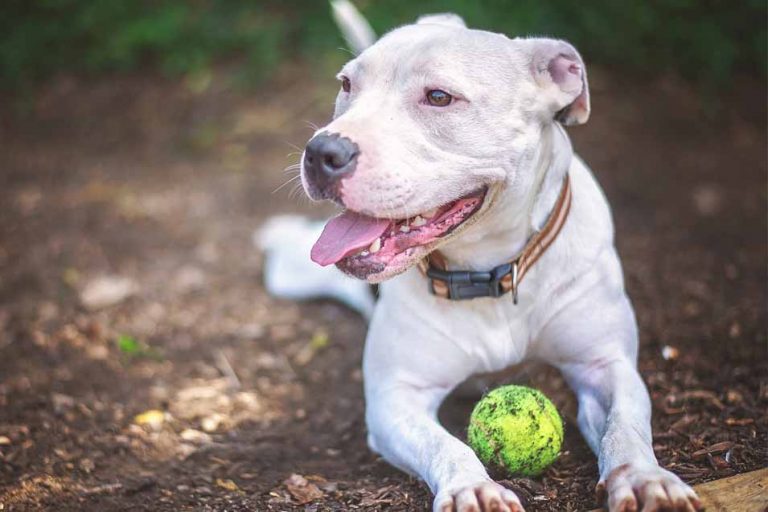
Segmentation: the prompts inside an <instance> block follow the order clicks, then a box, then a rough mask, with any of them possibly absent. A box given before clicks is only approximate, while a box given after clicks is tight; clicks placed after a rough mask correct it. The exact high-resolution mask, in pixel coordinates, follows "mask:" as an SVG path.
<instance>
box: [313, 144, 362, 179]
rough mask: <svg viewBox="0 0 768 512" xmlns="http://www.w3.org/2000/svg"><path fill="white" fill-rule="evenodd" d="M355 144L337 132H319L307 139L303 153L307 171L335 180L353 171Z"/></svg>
mask: <svg viewBox="0 0 768 512" xmlns="http://www.w3.org/2000/svg"><path fill="white" fill-rule="evenodd" d="M358 153H359V150H358V148H357V144H355V143H354V142H352V141H351V140H349V139H348V138H346V137H340V136H339V135H338V134H330V135H329V134H319V135H316V136H315V137H314V138H313V139H312V140H310V141H309V143H308V144H307V148H306V153H305V164H306V165H307V168H308V172H311V173H314V175H315V176H318V177H320V176H321V175H325V178H324V179H329V180H336V179H339V178H340V177H341V176H343V175H347V174H349V173H351V172H353V171H354V169H355V164H356V158H357V156H358Z"/></svg>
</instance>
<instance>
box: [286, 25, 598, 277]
mask: <svg viewBox="0 0 768 512" xmlns="http://www.w3.org/2000/svg"><path fill="white" fill-rule="evenodd" d="M338 78H339V80H340V81H341V88H340V90H339V94H338V97H337V99H336V110H335V113H334V119H333V121H332V122H331V123H329V124H328V125H327V126H325V127H323V128H322V129H320V130H318V131H317V133H316V134H315V135H314V137H313V138H312V139H311V140H310V141H309V143H308V144H307V147H306V149H305V152H304V156H303V159H302V169H301V176H302V183H303V185H304V188H305V190H306V192H307V194H308V195H309V196H310V197H311V198H313V199H329V200H332V201H335V202H336V203H338V204H339V205H341V206H343V207H344V208H345V212H344V213H342V214H341V215H340V216H338V217H336V218H335V219H332V220H331V221H330V222H329V223H328V225H327V226H326V228H325V231H324V232H323V235H322V236H321V237H320V239H319V240H318V241H317V243H316V244H315V247H314V248H313V250H312V258H313V260H314V261H316V262H317V263H320V264H321V265H329V264H331V263H335V264H336V265H337V266H338V267H339V268H340V269H342V270H344V271H345V272H347V273H349V274H351V275H354V276H356V277H359V278H362V279H367V280H368V281H370V282H379V281H382V280H384V279H387V278H389V277H392V276H394V275H396V274H399V273H400V272H403V271H404V270H406V269H408V268H409V267H411V266H412V265H414V264H416V263H417V262H418V261H419V260H420V259H422V258H423V257H425V256H426V255H427V254H428V253H429V252H430V251H432V250H434V249H435V248H437V247H438V246H439V245H441V244H442V243H444V242H445V241H446V240H449V239H451V238H453V237H456V236H459V234H460V233H461V232H462V231H463V230H464V229H465V228H466V227H467V226H468V225H470V224H472V223H473V222H475V221H477V220H478V219H479V218H481V217H482V216H483V215H484V214H485V212H487V211H488V210H489V209H492V208H493V206H494V200H495V198H497V197H498V195H499V192H500V191H501V190H502V189H504V188H514V189H517V191H519V197H520V198H524V197H525V194H526V193H528V192H529V191H530V189H531V187H533V183H534V176H532V174H533V169H532V166H531V165H529V164H530V161H531V158H532V157H533V154H534V153H535V150H536V147H537V145H538V141H539V139H540V135H541V132H542V129H543V128H544V127H545V126H546V125H547V124H549V123H553V122H560V123H562V124H580V123H584V122H586V120H587V118H588V117H589V93H588V89H587V77H586V72H585V68H584V64H583V62H582V59H581V57H580V56H579V54H578V52H577V51H576V50H575V49H574V48H573V47H572V46H571V45H570V44H568V43H566V42H564V41H559V40H554V39H543V38H517V39H509V38H508V37H506V36H504V35H501V34H494V33H490V32H485V31H480V30H470V29H468V28H466V26H465V25H464V22H463V21H462V20H461V18H459V17H458V16H456V15H436V16H426V17H423V18H421V19H420V20H419V21H418V22H417V23H416V24H413V25H408V26H404V27H401V28H398V29H396V30H394V31H392V32H390V33H388V34H387V35H385V36H384V37H382V38H381V39H380V40H379V41H377V42H376V43H375V44H374V45H372V46H370V47H369V48H367V49H366V50H365V51H363V52H362V53H361V54H360V55H359V56H358V57H357V58H355V59H353V60H351V61H350V62H348V63H347V64H346V65H345V66H344V67H343V68H342V70H341V72H340V73H339V75H338Z"/></svg>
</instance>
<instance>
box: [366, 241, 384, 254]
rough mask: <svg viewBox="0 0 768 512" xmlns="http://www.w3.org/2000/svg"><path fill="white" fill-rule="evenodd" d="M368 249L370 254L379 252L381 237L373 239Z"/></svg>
mask: <svg viewBox="0 0 768 512" xmlns="http://www.w3.org/2000/svg"><path fill="white" fill-rule="evenodd" d="M368 250H369V251H371V254H376V253H377V252H379V251H380V250H381V238H377V239H376V240H374V241H373V243H372V244H371V245H370V247H368Z"/></svg>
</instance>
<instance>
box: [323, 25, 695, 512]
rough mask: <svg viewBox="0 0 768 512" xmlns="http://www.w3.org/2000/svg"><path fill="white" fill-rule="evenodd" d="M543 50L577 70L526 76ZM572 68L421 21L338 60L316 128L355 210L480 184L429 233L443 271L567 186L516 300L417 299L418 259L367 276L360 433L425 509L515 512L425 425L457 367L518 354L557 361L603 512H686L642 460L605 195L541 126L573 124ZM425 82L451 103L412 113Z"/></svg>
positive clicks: (681, 495)
mask: <svg viewBox="0 0 768 512" xmlns="http://www.w3.org/2000/svg"><path fill="white" fill-rule="evenodd" d="M449 19H453V18H449ZM443 20H445V18H443ZM454 21H455V20H454ZM563 55H565V56H566V57H563ZM555 58H567V59H571V60H572V61H573V62H575V63H578V64H579V65H580V66H581V68H579V66H575V67H573V68H570V69H571V70H572V72H573V73H574V74H573V76H566V80H568V82H567V84H566V86H564V85H563V83H562V82H561V83H560V84H558V83H556V82H557V81H556V80H555V79H554V77H548V76H544V77H542V76H541V74H542V73H545V74H546V73H547V66H546V62H547V59H550V60H551V59H555ZM542 62H543V63H544V65H543V66H542V65H540V64H541V63H542ZM569 62H570V61H569ZM568 64H569V63H566V65H568ZM567 69H568V68H567ZM580 73H583V63H582V62H581V60H580V57H578V54H577V53H576V52H575V50H573V48H572V47H571V46H570V45H567V43H563V42H560V41H554V40H541V39H514V40H510V39H508V38H506V37H505V36H502V35H498V34H491V33H488V32H482V31H477V30H469V29H466V28H464V27H463V26H461V25H460V24H456V23H455V22H453V23H451V22H445V23H444V22H441V23H430V22H424V23H420V24H417V25H411V26H406V27H403V28H400V29H397V30H395V31H393V32H391V33H389V34H388V35H385V36H384V37H383V38H382V39H381V40H380V41H379V42H377V43H376V44H374V45H373V46H371V47H370V48H368V49H367V50H366V51H364V52H363V53H362V54H361V55H360V56H359V57H358V58H356V59H354V60H353V61H351V62H350V63H348V64H347V65H346V66H345V67H344V69H343V70H342V74H343V75H344V76H346V77H348V78H349V79H350V80H351V82H352V91H351V93H349V94H347V93H344V92H343V91H342V92H340V94H339V98H338V100H337V107H336V115H335V119H334V121H332V122H331V123H330V124H329V125H327V126H326V127H324V128H323V129H322V130H320V131H329V132H338V133H342V134H343V135H345V136H347V137H349V138H350V139H352V140H353V141H355V142H356V143H357V144H359V146H360V151H361V153H360V157H359V162H358V168H357V169H356V171H355V173H354V174H353V175H352V177H350V178H348V179H346V180H345V182H344V185H343V193H342V201H343V202H344V204H345V205H346V206H347V207H349V208H352V209H354V210H357V211H361V212H364V213H367V214H369V215H374V216H379V217H387V216H392V217H397V218H403V217H408V216H412V215H416V214H418V213H420V212H422V211H425V210H427V209H429V208H432V207H434V206H436V205H439V204H442V203H445V202H447V201H450V200H453V199H455V198H457V197H458V196H460V195H462V194H465V193H467V192H469V191H471V190H474V189H476V188H477V187H479V186H481V185H486V186H488V187H490V190H491V192H492V193H491V195H490V198H489V200H488V201H486V202H487V203H488V204H487V205H486V207H485V209H484V211H483V212H482V213H481V215H479V216H478V219H477V220H476V221H475V222H474V223H471V224H470V225H468V226H467V227H466V228H464V229H460V230H457V231H456V232H454V233H453V234H452V235H450V236H448V237H446V238H445V239H444V240H443V241H442V242H441V243H440V244H439V246H440V250H441V251H442V252H443V254H445V256H446V257H447V259H448V261H449V263H450V265H451V266H452V267H453V268H465V269H474V270H487V269H489V268H491V267H494V266H496V265H499V264H501V263H503V262H506V261H508V260H509V259H510V258H511V257H513V256H514V255H515V254H517V253H518V251H520V250H521V249H522V248H523V246H524V245H525V243H526V241H527V240H528V239H529V238H530V237H531V236H532V234H533V233H534V232H535V231H536V230H538V229H540V228H541V227H542V225H543V224H544V222H545V220H546V218H547V216H548V215H549V213H550V211H551V210H552V207H553V205H554V203H555V201H556V198H557V196H558V194H559V191H560V187H561V185H562V180H563V177H564V176H565V174H566V173H568V174H569V176H570V179H571V182H572V190H573V203H572V208H571V213H570V216H569V218H568V219H567V222H566V224H565V226H564V228H563V230H562V232H561V233H560V235H559V237H558V239H557V240H556V242H555V243H554V244H553V245H552V246H551V247H550V248H549V250H548V251H547V252H546V253H545V254H544V255H543V256H542V257H541V259H540V260H539V261H538V262H537V263H536V264H535V265H534V267H533V268H532V269H531V271H530V272H529V273H528V274H527V275H526V277H525V280H524V281H523V282H522V285H521V288H520V293H519V304H518V305H515V304H513V302H512V298H511V297H510V296H509V295H506V296H504V297H502V298H498V299H496V298H480V299H474V300H470V301H460V302H452V301H448V300H445V299H442V298H438V297H435V296H433V295H430V294H429V293H428V291H427V282H426V280H425V278H424V277H423V276H422V275H421V274H420V273H419V271H418V270H416V269H415V268H413V266H412V265H413V263H415V260H416V259H418V258H414V261H409V262H408V265H405V266H404V268H399V269H397V272H403V273H402V275H399V276H397V277H394V278H391V279H389V280H387V281H386V282H385V283H383V285H382V286H381V297H380V300H379V302H378V304H377V305H376V309H375V312H374V315H373V318H372V321H371V326H370V331H369V333H368V338H367V340H366V346H365V354H364V361H363V365H364V375H365V396H366V404H367V406H366V420H367V424H368V429H369V436H368V440H369V444H370V446H371V448H372V449H373V450H375V451H376V452H378V453H380V454H381V455H382V456H383V457H384V458H385V459H387V460H388V461H389V462H391V463H392V464H394V465H395V466H397V467H399V468H401V469H403V470H404V471H407V472H409V473H411V474H414V475H417V476H419V477H421V478H423V479H424V480H425V481H426V482H427V484H428V485H429V487H430V489H432V491H433V492H434V493H435V495H436V497H435V501H434V508H435V510H440V511H442V510H461V511H463V510H491V509H492V504H493V502H494V501H495V502H496V503H498V504H500V505H501V508H500V509H499V510H514V509H515V507H518V508H519V509H521V507H520V506H519V503H518V500H517V498H516V497H515V496H514V494H513V493H511V492H510V491H508V490H505V489H504V488H502V487H501V486H499V485H498V484H496V483H495V482H493V481H492V480H491V479H490V478H489V476H488V474H487V473H486V470H485V468H484V467H483V465H482V464H481V463H480V461H479V460H478V459H477V457H476V456H475V455H474V453H473V452H472V450H471V449H469V448H468V447H467V446H466V445H465V444H464V443H463V442H462V441H460V440H459V439H457V438H455V437H453V436H452V435H451V434H449V433H448V432H447V431H446V430H445V429H444V428H443V427H442V426H441V425H440V424H439V423H438V421H437V409H438V407H439V405H440V403H441V401H442V400H443V399H444V398H445V397H446V396H447V395H448V393H450V392H451V390H453V389H454V388H455V387H456V386H457V385H458V384H459V383H461V382H462V381H463V380H465V379H466V378H468V377H470V376H471V375H473V374H476V373H480V372H490V371H496V370H501V369H503V368H506V367H508V366H510V365H512V364H515V363H519V362H521V361H523V360H526V359H529V360H538V361H542V362H545V363H548V364H551V365H553V366H555V367H557V368H559V369H560V370H561V371H562V372H563V374H564V376H565V378H566V379H567V381H568V382H569V384H570V385H571V386H572V387H573V389H574V391H575V393H576V395H577V397H578V401H579V405H580V412H579V426H580V428H581V431H582V433H583V434H584V436H585V437H586V439H587V441H588V443H589V445H590V446H591V447H592V449H593V450H594V451H595V453H596V454H597V455H598V458H599V467H600V481H601V485H606V486H607V491H608V505H609V508H610V510H611V511H616V510H621V509H622V507H623V506H624V505H627V504H628V503H630V502H632V501H636V502H640V503H641V504H645V507H646V508H644V509H643V510H649V511H650V510H657V509H658V508H659V507H661V506H662V505H664V504H672V503H674V507H675V508H674V509H675V510H693V505H692V503H693V502H694V501H693V500H695V495H694V494H693V491H692V490H691V489H690V488H689V487H688V486H686V485H685V484H684V483H683V482H682V481H680V479H679V478H678V477H676V476H675V475H673V474H672V473H670V472H668V471H666V470H664V469H662V468H660V467H659V466H658V464H657V462H656V459H655V457H654V454H653V449H652V447H651V428H650V400H649V398H648V394H647V391H646V389H645V386H644V384H643V382H642V379H641V378H640V376H639V374H638V373H637V369H636V359H637V346H638V341H637V327H636V323H635V317H634V313H633V311H632V306H631V304H630V301H629V299H628V298H627V295H626V293H625V291H624V285H623V276H622V270H621V264H620V262H619V258H618V256H617V253H616V250H615V248H614V245H613V235H614V233H613V225H612V221H611V215H610V210H609V207H608V204H607V202H606V200H605V197H604V196H603V193H602V191H601V189H600V187H599V186H598V184H597V183H596V181H595V179H594V177H593V175H592V174H591V172H590V171H589V169H588V168H587V167H586V165H585V164H584V163H583V162H582V161H581V160H580V159H578V158H577V157H575V156H574V154H573V151H572V148H571V144H570V141H569V139H568V136H567V135H566V133H565V131H564V130H563V128H562V127H561V126H560V125H559V124H558V123H557V122H555V121H554V119H555V117H556V116H558V115H561V114H562V112H563V109H567V108H571V107H574V108H580V109H581V110H580V111H576V112H571V113H570V114H571V117H570V118H571V119H572V120H575V122H583V121H584V120H586V117H587V116H588V113H589V112H588V109H589V102H588V95H587V91H586V75H585V74H580ZM574 80H576V81H575V82H574ZM579 82H581V83H582V84H583V86H582V87H583V88H584V89H581V88H579V87H578V83H579ZM574 83H575V84H576V85H575V86H574ZM553 84H554V86H553ZM428 88H440V89H444V90H446V91H448V92H450V93H452V94H454V95H456V96H458V97H460V98H461V99H460V100H459V101H458V102H456V104H454V105H451V106H449V107H446V108H444V109H440V108H435V107H430V106H426V105H423V104H421V103H420V100H421V99H422V97H423V94H424V90H425V89H428ZM579 98H581V100H579ZM569 105H570V106H569ZM558 113H560V114H558ZM559 119H562V118H561V117H560V118H559ZM430 248H433V247H430ZM390 277H392V275H385V276H383V277H382V276H377V277H375V279H373V280H376V279H378V278H383V279H386V278H390ZM473 507H474V508H473ZM689 507H690V508H689Z"/></svg>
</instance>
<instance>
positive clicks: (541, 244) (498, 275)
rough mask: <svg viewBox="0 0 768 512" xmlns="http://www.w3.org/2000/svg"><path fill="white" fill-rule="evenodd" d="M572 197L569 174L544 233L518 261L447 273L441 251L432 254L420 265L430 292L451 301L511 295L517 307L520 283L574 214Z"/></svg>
mask: <svg viewBox="0 0 768 512" xmlns="http://www.w3.org/2000/svg"><path fill="white" fill-rule="evenodd" d="M571 197H572V194H571V180H570V178H569V177H568V174H566V175H565V179H563V187H562V189H561V190H560V196H559V197H558V198H557V202H556V203H555V207H554V208H553V209H552V213H550V214H549V218H547V222H546V223H544V227H543V228H542V229H541V231H539V232H537V233H536V234H535V235H533V236H532V237H531V239H530V240H528V243H527V244H525V247H523V250H522V252H521V253H520V255H519V256H518V257H517V258H516V259H514V260H512V261H510V262H508V263H503V264H501V265H499V266H498V267H494V268H493V269H491V270H490V271H488V272H472V271H467V270H447V267H448V265H447V262H446V259H445V256H443V254H442V253H440V251H432V252H431V253H430V254H429V255H427V257H426V258H424V259H423V260H421V261H420V262H419V264H418V266H419V270H420V271H421V273H422V274H424V275H425V276H426V277H427V279H428V280H429V291H430V292H431V293H432V294H433V295H437V296H438V297H442V298H444V299H449V300H465V299H474V298H476V297H501V296H502V295H504V294H506V293H509V292H512V297H513V299H514V303H515V304H517V290H518V287H519V285H520V282H521V281H522V280H523V277H525V274H526V273H527V272H528V270H530V268H531V267H532V266H533V264H534V263H536V261H538V259H539V258H540V257H541V255H542V254H544V251H546V250H547V248H549V246H550V245H552V243H553V242H554V241H555V239H556V238H557V235H558V234H559V233H560V230H561V229H562V228H563V225H564V224H565V220H566V219H567V218H568V213H569V212H570V210H571Z"/></svg>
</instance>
